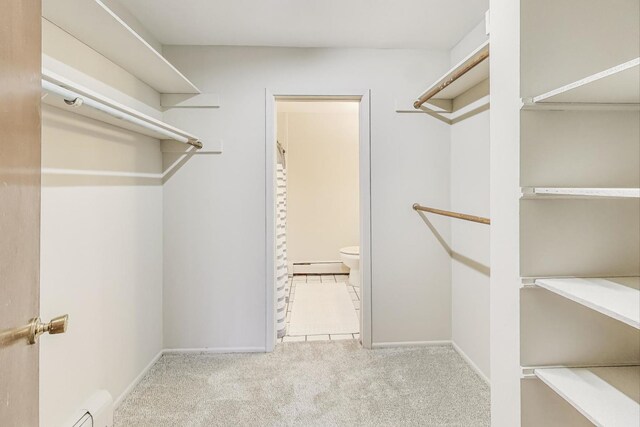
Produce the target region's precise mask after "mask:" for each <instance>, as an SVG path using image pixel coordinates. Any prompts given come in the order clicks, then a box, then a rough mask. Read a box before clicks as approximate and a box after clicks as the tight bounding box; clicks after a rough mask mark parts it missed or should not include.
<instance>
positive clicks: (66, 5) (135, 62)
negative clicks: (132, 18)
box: [42, 0, 200, 94]
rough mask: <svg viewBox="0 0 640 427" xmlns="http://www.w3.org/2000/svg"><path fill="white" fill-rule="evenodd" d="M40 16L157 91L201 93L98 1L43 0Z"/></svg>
mask: <svg viewBox="0 0 640 427" xmlns="http://www.w3.org/2000/svg"><path fill="white" fill-rule="evenodd" d="M42 16H43V17H44V18H45V19H47V20H48V21H50V22H52V23H53V24H55V25H57V26H58V27H60V28H61V29H63V30H64V31H66V32H67V33H69V34H71V35H72V36H74V37H76V38H77V39H78V40H80V41H82V42H83V43H85V44H86V45H88V46H89V47H91V48H92V49H93V50H95V51H96V52H98V53H100V54H102V55H104V56H105V57H106V58H108V59H109V60H111V61H113V62H114V63H115V64H117V65H119V66H121V67H122V68H124V69H125V70H126V71H128V72H130V73H131V74H133V75H134V76H136V77H137V78H139V79H140V80H141V81H143V82H145V83H147V84H148V85H149V86H151V87H152V88H153V89H155V90H156V91H158V92H159V93H187V94H197V93H200V90H199V89H198V88H197V87H196V86H195V85H194V84H193V83H191V82H190V81H189V79H187V78H186V77H185V76H184V75H183V74H182V73H181V72H180V71H178V70H177V69H176V67H174V66H173V65H172V64H171V63H170V62H169V61H167V59H166V58H165V57H164V56H162V54H161V53H160V52H158V51H157V50H156V49H155V48H154V47H153V46H151V45H150V44H149V43H148V42H147V41H146V40H145V39H144V38H143V37H142V36H140V34H138V33H137V32H136V31H135V30H134V29H133V28H131V27H130V26H129V25H128V24H127V23H126V22H125V21H123V20H122V19H121V18H120V17H119V16H118V15H117V14H116V13H115V12H114V11H112V10H111V9H110V8H109V7H108V6H107V5H106V4H105V3H103V1H101V0H44V1H43V2H42Z"/></svg>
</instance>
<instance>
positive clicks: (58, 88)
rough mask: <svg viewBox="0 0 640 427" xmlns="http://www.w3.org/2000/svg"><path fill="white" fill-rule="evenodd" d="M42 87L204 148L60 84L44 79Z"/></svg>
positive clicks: (67, 100) (78, 103) (77, 103)
mask: <svg viewBox="0 0 640 427" xmlns="http://www.w3.org/2000/svg"><path fill="white" fill-rule="evenodd" d="M42 88H43V89H44V90H46V91H48V92H51V93H55V94H57V95H60V96H62V97H63V99H64V102H65V103H66V104H67V105H73V106H82V105H86V106H87V107H91V108H93V109H96V110H98V111H102V112H103V113H106V114H108V115H110V116H113V117H115V118H117V119H120V120H124V121H126V122H129V123H133V124H135V125H138V126H141V127H143V128H145V129H149V130H152V131H154V132H156V133H159V134H161V135H164V136H166V137H167V138H170V139H173V140H175V141H178V142H182V143H185V144H189V145H193V146H194V147H197V148H202V143H201V142H200V141H198V140H197V139H196V140H194V139H191V138H187V137H186V136H182V135H178V134H177V133H175V132H171V131H170V130H167V129H163V128H161V127H160V126H157V125H155V124H153V123H150V122H147V121H145V120H143V119H141V118H138V117H135V116H133V115H131V114H129V113H125V112H124V111H120V110H117V109H115V108H113V107H110V106H108V105H106V104H103V103H102V102H99V101H96V100H94V99H91V98H90V97H88V96H84V95H79V94H77V93H75V92H73V91H71V90H69V89H66V88H64V87H61V86H58V85H57V84H54V83H51V82H49V81H47V80H42Z"/></svg>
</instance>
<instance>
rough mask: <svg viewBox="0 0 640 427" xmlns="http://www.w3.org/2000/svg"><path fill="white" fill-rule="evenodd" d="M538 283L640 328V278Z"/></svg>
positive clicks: (564, 279) (581, 279)
mask: <svg viewBox="0 0 640 427" xmlns="http://www.w3.org/2000/svg"><path fill="white" fill-rule="evenodd" d="M534 284H535V285H536V286H539V287H541V288H544V289H546V290H548V291H550V292H553V293H555V294H558V295H560V296H563V297H565V298H567V299H569V300H571V301H574V302H577V303H578V304H582V305H584V306H585V307H589V308H591V309H593V310H595V311H597V312H599V313H602V314H604V315H606V316H609V317H612V318H614V319H616V320H619V321H620V322H623V323H626V324H627V325H630V326H633V327H634V328H636V329H640V277H619V278H558V279H536V280H535V281H534Z"/></svg>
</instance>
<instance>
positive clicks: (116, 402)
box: [113, 350, 164, 411]
mask: <svg viewBox="0 0 640 427" xmlns="http://www.w3.org/2000/svg"><path fill="white" fill-rule="evenodd" d="M163 354H164V350H160V351H159V352H158V354H156V355H155V356H154V357H153V359H151V362H149V364H148V365H147V366H145V367H144V369H143V370H142V372H140V374H138V376H137V377H135V378H134V380H133V381H132V382H131V384H129V386H127V388H125V389H124V391H123V392H122V393H120V396H118V398H117V399H116V400H114V402H113V410H114V411H115V410H116V409H117V408H118V406H120V404H121V403H122V402H123V401H124V399H125V398H126V397H127V396H128V395H129V393H131V390H133V389H134V388H135V386H137V385H138V383H139V382H140V381H141V380H142V378H144V376H145V375H147V372H149V370H150V369H151V367H152V366H153V365H155V363H156V362H157V361H158V360H160V358H161V357H162V355H163Z"/></svg>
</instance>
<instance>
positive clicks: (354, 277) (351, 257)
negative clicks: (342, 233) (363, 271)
mask: <svg viewBox="0 0 640 427" xmlns="http://www.w3.org/2000/svg"><path fill="white" fill-rule="evenodd" d="M340 259H341V260H342V262H343V263H344V265H346V266H347V267H349V284H350V285H351V286H357V287H360V246H347V247H346V248H342V249H340Z"/></svg>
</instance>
